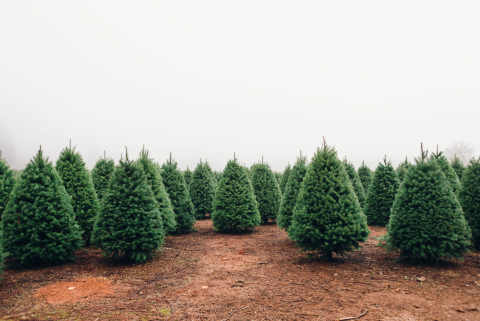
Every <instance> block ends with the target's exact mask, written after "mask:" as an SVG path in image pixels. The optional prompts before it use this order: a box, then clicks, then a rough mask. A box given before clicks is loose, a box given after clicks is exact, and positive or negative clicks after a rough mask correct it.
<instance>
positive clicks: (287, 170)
mask: <svg viewBox="0 0 480 321" xmlns="http://www.w3.org/2000/svg"><path fill="white" fill-rule="evenodd" d="M291 173H292V167H291V166H290V164H289V165H287V167H285V170H284V171H283V174H282V179H281V181H280V183H279V185H280V191H281V193H282V195H283V194H284V193H285V188H286V187H287V182H288V179H289V178H290V174H291Z"/></svg>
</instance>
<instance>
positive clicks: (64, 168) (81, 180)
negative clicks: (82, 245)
mask: <svg viewBox="0 0 480 321" xmlns="http://www.w3.org/2000/svg"><path fill="white" fill-rule="evenodd" d="M55 169H56V170H57V172H58V174H59V176H60V178H61V179H62V181H63V185H64V186H65V189H66V190H67V193H68V195H70V196H71V204H72V207H73V211H74V213H75V219H76V221H77V222H78V225H79V226H80V230H82V231H83V238H84V240H86V241H87V243H88V242H89V241H90V238H91V234H92V230H93V224H94V223H95V218H96V217H97V213H98V199H97V195H96V193H95V188H94V187H93V182H92V178H91V177H90V174H89V173H88V170H87V168H86V166H85V162H84V161H83V159H82V156H81V155H80V153H78V152H76V151H75V147H74V148H72V146H71V145H70V146H69V147H66V148H64V149H63V150H62V152H61V153H60V156H59V157H58V160H57V163H56V165H55Z"/></svg>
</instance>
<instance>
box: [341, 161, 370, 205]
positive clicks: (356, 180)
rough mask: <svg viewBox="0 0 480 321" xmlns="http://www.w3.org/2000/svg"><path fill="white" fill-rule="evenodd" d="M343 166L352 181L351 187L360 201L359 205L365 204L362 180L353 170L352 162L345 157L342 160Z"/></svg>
mask: <svg viewBox="0 0 480 321" xmlns="http://www.w3.org/2000/svg"><path fill="white" fill-rule="evenodd" d="M343 166H345V170H346V171H347V175H348V178H349V179H350V181H351V182H352V186H353V189H354V190H355V194H356V195H357V198H358V202H359V203H360V207H363V206H364V205H365V199H366V197H365V191H364V190H363V185H362V182H361V181H360V177H359V176H358V174H357V171H355V167H354V166H353V164H352V163H349V162H348V161H347V159H346V158H345V159H344V160H343Z"/></svg>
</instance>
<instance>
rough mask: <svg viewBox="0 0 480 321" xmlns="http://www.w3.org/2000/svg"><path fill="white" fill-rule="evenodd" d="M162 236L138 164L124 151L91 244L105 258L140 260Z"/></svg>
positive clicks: (154, 205)
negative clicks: (98, 247)
mask: <svg viewBox="0 0 480 321" xmlns="http://www.w3.org/2000/svg"><path fill="white" fill-rule="evenodd" d="M164 238H165V232H164V230H163V226H162V219H161V217H160V212H159V210H158V204H157V202H156V201H155V195H154V194H153V192H152V189H151V188H150V186H149V185H148V181H147V176H146V175H145V172H144V170H143V168H142V165H140V162H134V161H132V160H129V159H128V153H125V159H123V158H122V159H121V160H120V162H119V163H118V165H117V166H116V168H115V171H114V172H113V175H112V178H111V182H110V184H109V187H108V191H107V192H106V193H105V195H104V199H103V201H102V204H101V209H100V213H99V215H98V217H97V220H96V221H95V229H94V235H93V237H92V243H95V244H98V245H99V246H100V247H101V248H102V250H103V253H104V255H105V256H106V257H111V258H118V257H121V256H125V257H127V258H128V259H129V260H131V261H133V262H135V263H144V262H146V261H147V260H148V258H149V257H151V255H152V254H153V253H154V252H155V251H156V250H158V249H159V248H160V246H161V245H162V244H163V240H164Z"/></svg>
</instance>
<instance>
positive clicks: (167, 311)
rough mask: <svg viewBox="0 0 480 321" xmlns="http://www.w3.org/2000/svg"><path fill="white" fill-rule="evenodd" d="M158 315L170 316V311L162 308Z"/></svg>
mask: <svg viewBox="0 0 480 321" xmlns="http://www.w3.org/2000/svg"><path fill="white" fill-rule="evenodd" d="M160 313H161V314H163V315H164V316H167V315H170V313H172V311H171V310H170V308H163V309H161V310H160Z"/></svg>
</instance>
